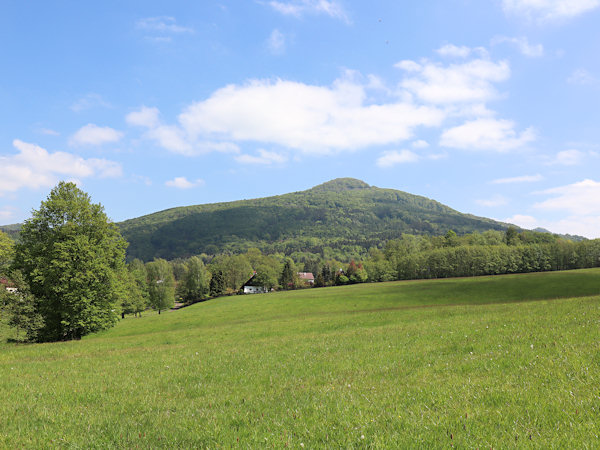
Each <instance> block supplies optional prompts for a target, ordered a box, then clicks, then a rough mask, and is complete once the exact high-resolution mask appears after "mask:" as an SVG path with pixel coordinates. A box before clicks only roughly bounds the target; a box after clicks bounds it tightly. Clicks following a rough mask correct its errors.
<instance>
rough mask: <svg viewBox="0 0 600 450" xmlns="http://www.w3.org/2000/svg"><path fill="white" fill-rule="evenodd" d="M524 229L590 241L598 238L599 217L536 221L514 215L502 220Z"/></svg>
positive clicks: (599, 228)
mask: <svg viewBox="0 0 600 450" xmlns="http://www.w3.org/2000/svg"><path fill="white" fill-rule="evenodd" d="M503 222H508V223H512V224H515V225H517V226H520V227H521V228H525V229H530V230H531V229H535V228H544V229H546V230H549V231H551V232H552V233H560V234H571V235H578V236H585V237H587V238H590V239H598V238H600V227H599V226H598V224H599V223H600V216H594V215H591V216H581V215H579V216H577V215H573V216H567V217H565V218H563V219H560V220H543V219H536V218H535V217H533V216H528V215H521V214H516V215H514V216H512V217H508V218H506V219H504V220H503Z"/></svg>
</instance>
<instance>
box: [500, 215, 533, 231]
mask: <svg viewBox="0 0 600 450" xmlns="http://www.w3.org/2000/svg"><path fill="white" fill-rule="evenodd" d="M502 222H506V223H512V224H513V225H517V226H519V227H521V228H525V229H528V230H530V229H533V228H537V227H539V226H540V225H539V221H538V220H537V219H536V218H535V217H533V216H527V215H523V214H515V215H514V216H512V217H507V218H506V219H504V220H502Z"/></svg>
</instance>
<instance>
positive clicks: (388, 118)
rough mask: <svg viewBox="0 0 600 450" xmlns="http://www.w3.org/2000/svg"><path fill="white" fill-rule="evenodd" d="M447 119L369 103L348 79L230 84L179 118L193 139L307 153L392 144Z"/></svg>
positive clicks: (433, 111)
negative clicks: (326, 83)
mask: <svg viewBox="0 0 600 450" xmlns="http://www.w3.org/2000/svg"><path fill="white" fill-rule="evenodd" d="M443 119H444V113H443V112H442V111H441V110H439V109H438V108H435V107H430V106H418V105H414V104H411V103H403V102H401V101H398V99H392V100H390V101H389V102H387V103H378V104H371V103H368V102H367V95H366V88H365V86H363V85H361V84H360V83H357V82H354V81H350V80H344V79H342V80H337V81H336V82H335V83H334V84H333V85H332V86H330V87H328V86H314V85H308V84H304V83H298V82H293V81H284V80H275V81H271V80H254V81H250V82H249V83H247V84H245V85H241V86H239V85H229V86H226V87H224V88H222V89H219V90H217V91H216V92H215V93H213V94H212V95H211V96H210V97H209V98H208V99H207V100H204V101H201V102H197V103H194V104H192V105H191V106H189V107H188V108H186V109H185V110H184V112H183V113H182V114H181V115H180V116H179V121H180V123H181V125H182V126H183V128H184V129H185V130H186V131H187V132H188V133H189V134H190V135H191V136H193V137H198V136H203V137H205V138H213V139H214V138H220V139H223V140H229V141H255V142H263V143H269V144H275V145H280V146H284V147H287V148H292V149H297V150H299V151H301V152H305V153H323V152H335V151H339V150H356V149H360V148H365V147H369V146H376V145H385V144H392V143H396V142H399V141H403V140H406V139H409V138H410V137H412V135H413V132H414V129H415V128H416V127H419V126H439V125H440V124H441V122H442V120H443Z"/></svg>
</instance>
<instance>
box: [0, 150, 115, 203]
mask: <svg viewBox="0 0 600 450" xmlns="http://www.w3.org/2000/svg"><path fill="white" fill-rule="evenodd" d="M13 145H14V147H15V148H16V149H17V150H18V153H17V154H16V155H13V156H2V157H0V167H2V177H0V195H1V194H3V193H6V192H14V191H17V190H19V189H22V188H30V189H36V188H39V187H49V186H52V185H54V184H55V183H56V182H57V181H58V180H59V179H65V178H78V179H83V178H88V177H100V178H105V177H119V176H121V175H122V168H121V165H120V164H119V163H117V162H114V161H109V160H106V159H97V158H90V159H84V158H81V157H79V156H77V155H73V154H71V153H66V152H55V153H50V152H48V151H47V150H45V149H43V148H42V147H39V146H37V145H35V144H29V143H27V142H23V141H20V140H18V139H15V140H14V141H13Z"/></svg>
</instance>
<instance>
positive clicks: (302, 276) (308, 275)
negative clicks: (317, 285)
mask: <svg viewBox="0 0 600 450" xmlns="http://www.w3.org/2000/svg"><path fill="white" fill-rule="evenodd" d="M298 277H300V279H301V280H314V279H315V276H314V275H313V274H312V273H311V272H298Z"/></svg>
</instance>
